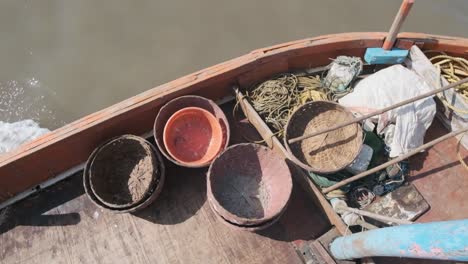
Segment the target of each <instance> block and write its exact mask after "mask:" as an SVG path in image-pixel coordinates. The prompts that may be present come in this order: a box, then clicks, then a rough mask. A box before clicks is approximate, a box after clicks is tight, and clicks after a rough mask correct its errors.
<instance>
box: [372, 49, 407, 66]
mask: <svg viewBox="0 0 468 264" xmlns="http://www.w3.org/2000/svg"><path fill="white" fill-rule="evenodd" d="M408 53H409V51H408V50H404V49H397V48H395V49H391V50H384V49H382V48H368V49H367V50H366V53H365V55H364V60H365V61H366V62H367V63H369V64H399V63H403V62H404V61H405V59H406V57H407V56H408Z"/></svg>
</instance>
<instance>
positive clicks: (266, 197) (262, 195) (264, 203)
mask: <svg viewBox="0 0 468 264" xmlns="http://www.w3.org/2000/svg"><path fill="white" fill-rule="evenodd" d="M222 189H223V191H222V192H220V194H219V203H220V204H221V205H222V206H223V207H224V208H225V209H226V210H228V211H229V212H231V213H233V214H235V215H237V216H240V217H245V218H262V217H264V216H265V208H267V207H268V203H269V202H270V190H269V189H268V187H267V184H265V182H263V181H260V179H259V178H257V177H251V176H242V175H239V176H235V177H226V178H225V180H224V182H223V188H222Z"/></svg>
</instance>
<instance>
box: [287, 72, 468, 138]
mask: <svg viewBox="0 0 468 264" xmlns="http://www.w3.org/2000/svg"><path fill="white" fill-rule="evenodd" d="M466 82H468V78H465V79H462V80H460V81H458V82H455V83H452V84H449V85H447V86H444V87H442V88H439V89H435V90H433V91H430V92H427V93H424V94H421V95H418V96H416V97H414V98H410V99H407V100H404V101H402V102H399V103H397V104H394V105H391V106H388V107H385V108H383V109H380V110H377V111H374V112H372V113H370V114H367V115H364V116H361V117H358V118H354V119H352V120H349V121H347V122H344V123H341V124H338V125H336V126H332V127H329V128H326V129H323V130H320V131H317V132H313V133H310V134H306V135H302V136H300V137H296V138H292V139H290V140H288V143H289V144H292V143H295V142H297V141H301V140H304V139H307V138H311V137H315V136H318V135H320V134H324V133H327V132H330V131H333V130H335V129H339V128H342V127H345V126H349V125H351V124H354V123H357V122H361V121H364V120H366V119H368V118H370V117H373V116H376V115H380V114H382V113H385V112H387V111H389V110H392V109H395V108H398V107H400V106H403V105H406V104H409V103H412V102H415V101H418V100H421V99H423V98H426V97H429V96H431V95H435V94H438V93H440V92H443V91H445V90H448V89H451V88H454V87H457V86H458V85H460V84H463V83H466Z"/></svg>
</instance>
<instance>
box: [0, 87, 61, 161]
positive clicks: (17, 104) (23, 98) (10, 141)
mask: <svg viewBox="0 0 468 264" xmlns="http://www.w3.org/2000/svg"><path fill="white" fill-rule="evenodd" d="M44 94H46V95H47V93H45V92H44V90H43V89H41V83H40V82H39V80H37V79H36V78H29V79H25V80H22V81H16V80H10V81H6V82H0V154H2V153H6V152H9V151H12V150H14V149H15V148H17V147H19V146H20V145H22V144H24V143H26V142H28V141H31V140H34V139H36V138H37V137H39V136H41V135H43V134H45V133H48V132H50V130H49V129H47V128H41V127H40V125H39V121H40V120H47V121H49V123H50V120H54V119H55V116H54V114H53V112H52V111H51V110H49V109H48V108H47V106H46V104H45V101H44Z"/></svg>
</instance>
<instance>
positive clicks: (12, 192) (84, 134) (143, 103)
mask: <svg viewBox="0 0 468 264" xmlns="http://www.w3.org/2000/svg"><path fill="white" fill-rule="evenodd" d="M384 38H385V33H380V32H370V33H343V34H335V35H326V36H320V37H316V38H308V39H303V40H298V41H292V42H288V43H283V44H280V45H275V46H271V47H267V48H263V49H257V50H254V51H252V52H250V53H248V54H246V55H243V56H240V57H238V58H235V59H232V60H229V61H227V62H224V63H220V64H218V65H215V66H212V67H209V68H206V69H203V70H201V71H198V72H195V73H193V74H189V75H187V76H184V77H181V78H179V79H176V80H174V81H172V82H169V83H166V84H163V85H160V86H157V87H155V88H152V89H150V90H148V91H146V92H143V93H141V94H139V95H136V96H134V97H131V98H129V99H127V100H124V101H122V102H120V103H117V104H115V105H113V106H110V107H108V108H105V109H103V110H101V111H98V112H96V113H93V114H90V115H88V116H85V117H83V118H81V119H79V120H77V121H74V122H72V123H70V124H68V125H66V126H64V127H61V128H59V129H56V130H54V131H52V132H51V133H48V134H46V135H44V136H42V137H40V138H38V139H36V140H34V141H32V142H30V143H28V144H25V145H24V146H22V147H20V148H19V149H17V150H15V151H12V152H10V153H8V154H5V155H2V156H0V203H1V202H5V201H7V200H9V199H12V198H13V197H15V196H16V195H18V194H21V193H22V192H24V191H27V190H29V189H31V188H34V187H35V186H37V185H39V184H41V183H43V182H45V181H47V180H51V179H53V178H54V177H56V176H58V175H60V173H62V172H64V171H66V170H68V169H70V168H73V167H76V166H80V165H81V164H83V162H85V161H86V159H87V157H88V156H89V154H90V153H91V152H92V150H93V149H94V148H95V147H96V146H98V145H99V144H100V143H102V142H103V141H105V140H107V139H109V138H112V137H114V136H117V135H121V134H127V133H129V134H137V135H141V134H144V133H147V132H148V131H150V130H151V128H152V125H153V122H154V118H155V117H156V114H157V112H158V110H159V108H160V107H161V106H162V105H163V104H164V103H165V102H167V101H168V100H171V99H173V98H175V97H178V96H181V95H187V94H196V95H201V96H205V97H207V98H210V99H212V100H220V99H222V98H224V97H226V96H229V95H231V93H232V91H231V86H232V85H233V84H235V83H239V84H240V85H242V86H248V85H251V84H253V83H255V82H258V81H260V80H262V79H265V78H267V77H268V76H271V75H273V74H276V73H279V72H284V71H291V70H297V69H301V68H310V67H317V66H323V65H325V64H327V63H328V62H329V59H330V58H333V57H335V56H337V55H355V56H362V55H363V54H364V51H365V49H366V48H368V47H379V46H381V45H382V43H383V40H384ZM413 44H415V45H418V46H420V47H421V48H422V49H424V50H441V51H445V52H448V53H450V54H454V55H457V56H463V57H467V56H468V39H464V38H455V37H446V36H435V35H427V34H420V33H402V34H399V36H398V40H397V43H396V46H397V47H402V48H407V47H408V46H411V45H413Z"/></svg>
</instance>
